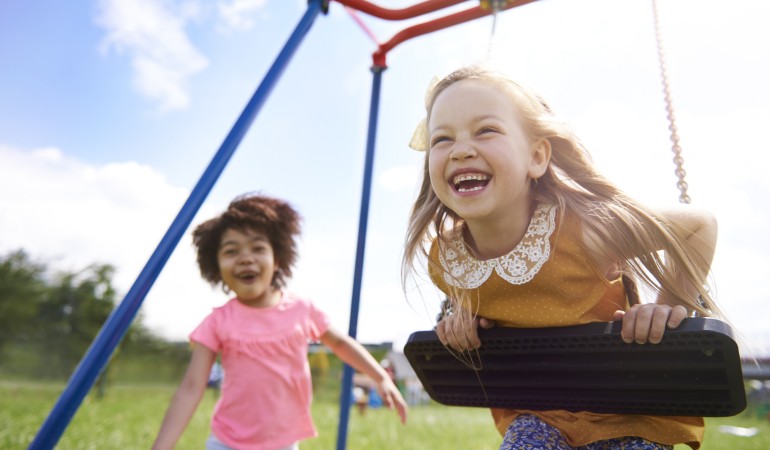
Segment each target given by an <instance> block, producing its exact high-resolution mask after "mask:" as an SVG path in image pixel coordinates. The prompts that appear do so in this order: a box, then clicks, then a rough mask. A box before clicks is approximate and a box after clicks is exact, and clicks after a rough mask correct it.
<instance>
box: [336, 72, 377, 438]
mask: <svg viewBox="0 0 770 450" xmlns="http://www.w3.org/2000/svg"><path fill="white" fill-rule="evenodd" d="M383 70H385V68H384V67H380V66H372V74H373V80H372V100H371V105H370V107H369V134H368V136H367V140H366V160H365V162H364V185H363V188H362V191H361V210H360V212H359V217H358V246H357V248H356V266H355V272H354V275H353V296H352V300H351V304H350V326H349V330H348V334H349V335H350V336H351V337H353V338H355V337H356V333H357V332H358V306H359V303H360V301H361V279H362V278H363V271H364V250H365V247H366V226H367V223H368V221H369V198H370V197H371V190H372V189H371V188H372V168H373V166H374V144H375V138H376V137H377V114H378V111H379V106H380V85H381V82H382V71H383ZM352 390H353V369H352V368H351V367H350V366H348V365H347V364H345V369H344V371H343V374H342V392H341V395H340V421H339V424H338V426H337V450H345V445H346V442H347V436H348V419H349V418H350V396H351V393H352Z"/></svg>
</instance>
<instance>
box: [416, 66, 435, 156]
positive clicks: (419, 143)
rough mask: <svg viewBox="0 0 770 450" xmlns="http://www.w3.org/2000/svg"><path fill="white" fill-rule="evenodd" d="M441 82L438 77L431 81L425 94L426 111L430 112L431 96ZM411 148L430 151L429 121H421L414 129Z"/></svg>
mask: <svg viewBox="0 0 770 450" xmlns="http://www.w3.org/2000/svg"><path fill="white" fill-rule="evenodd" d="M439 81H441V80H440V79H439V78H438V77H433V78H432V79H431V80H430V83H428V90H427V91H426V92H425V110H426V111H427V110H428V107H429V106H430V105H429V102H430V98H431V95H432V94H433V89H434V88H435V87H436V85H437V84H438V83H439ZM409 147H410V148H411V149H413V150H417V151H418V152H424V151H426V150H428V121H427V120H426V119H425V118H423V119H422V120H420V122H419V123H418V124H417V127H416V128H415V129H414V133H412V139H410V140H409Z"/></svg>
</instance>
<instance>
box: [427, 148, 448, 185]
mask: <svg viewBox="0 0 770 450" xmlns="http://www.w3.org/2000/svg"><path fill="white" fill-rule="evenodd" d="M428 176H429V178H430V184H431V186H433V190H434V191H435V190H436V188H437V187H438V188H441V187H443V185H444V163H443V160H441V158H440V157H438V156H434V154H433V153H431V154H430V156H429V157H428Z"/></svg>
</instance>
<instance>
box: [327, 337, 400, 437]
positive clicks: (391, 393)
mask: <svg viewBox="0 0 770 450" xmlns="http://www.w3.org/2000/svg"><path fill="white" fill-rule="evenodd" d="M321 342H322V343H323V344H324V345H325V346H327V347H329V349H331V351H333V352H334V354H335V355H337V356H338V357H339V358H340V359H341V360H342V361H344V362H345V363H347V364H348V365H350V367H352V368H354V369H356V370H358V371H359V372H363V373H365V374H366V375H367V376H369V378H371V379H373V380H374V381H375V383H377V392H378V393H379V394H380V396H381V397H382V401H383V403H384V404H385V406H387V407H388V409H392V408H393V407H394V406H395V408H396V411H397V412H398V415H399V416H400V417H401V422H402V423H406V414H407V406H406V402H405V401H404V398H403V397H402V396H401V392H399V391H398V388H396V385H394V384H393V380H391V379H390V376H389V375H388V373H387V372H385V369H383V368H382V366H381V365H380V364H379V363H378V362H377V361H375V359H374V358H373V357H372V355H370V354H369V352H367V351H366V349H365V348H364V346H363V345H361V344H360V343H358V341H356V340H355V339H353V338H352V337H350V336H348V335H346V334H342V333H340V332H339V331H337V330H335V329H334V328H332V327H329V329H328V330H327V331H326V333H324V334H323V335H322V336H321Z"/></svg>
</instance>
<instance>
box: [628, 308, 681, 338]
mask: <svg viewBox="0 0 770 450" xmlns="http://www.w3.org/2000/svg"><path fill="white" fill-rule="evenodd" d="M686 317H687V309H685V307H684V306H681V305H677V306H674V307H673V308H672V307H671V306H668V305H659V304H657V303H645V304H641V305H634V306H632V307H631V309H629V310H628V311H615V320H620V319H623V327H622V328H621V331H620V336H621V337H622V338H623V342H626V343H628V344H630V343H632V342H636V343H637V344H644V343H645V342H649V343H651V344H657V343H659V342H660V341H661V339H663V333H664V332H665V331H666V328H667V327H668V328H676V327H678V326H679V325H680V324H681V323H682V321H683V320H684V319H685V318H686Z"/></svg>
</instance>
